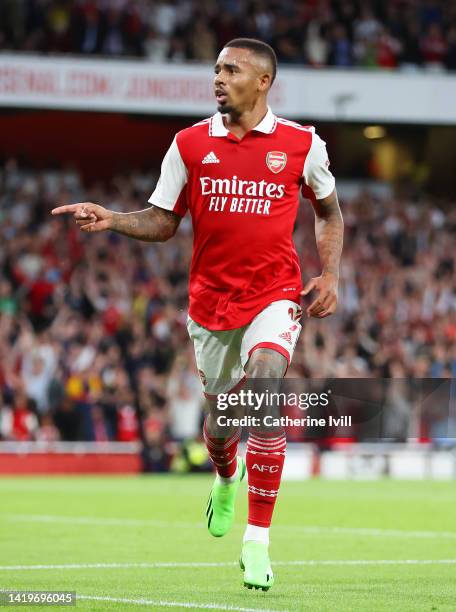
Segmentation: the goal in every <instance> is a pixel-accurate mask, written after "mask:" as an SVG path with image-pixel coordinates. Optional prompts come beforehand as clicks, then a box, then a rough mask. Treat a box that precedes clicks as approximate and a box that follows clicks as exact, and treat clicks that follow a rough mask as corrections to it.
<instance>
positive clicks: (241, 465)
mask: <svg viewBox="0 0 456 612" xmlns="http://www.w3.org/2000/svg"><path fill="white" fill-rule="evenodd" d="M245 471H246V468H245V461H244V459H242V457H238V458H237V477H236V480H235V481H234V482H231V483H230V484H224V483H222V482H220V481H219V479H218V478H216V479H215V482H214V485H213V487H212V490H211V494H210V495H209V499H208V501H207V509H206V516H207V528H208V529H209V533H211V534H212V535H213V536H214V537H215V538H220V537H222V536H224V535H225V533H227V532H228V530H229V529H230V527H231V525H232V524H233V519H234V502H235V500H236V493H237V490H238V488H239V485H240V483H241V482H242V480H243V478H244V476H245Z"/></svg>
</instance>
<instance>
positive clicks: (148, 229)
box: [51, 202, 181, 242]
mask: <svg viewBox="0 0 456 612" xmlns="http://www.w3.org/2000/svg"><path fill="white" fill-rule="evenodd" d="M51 212H52V214H53V215H61V214H64V213H73V216H74V219H75V220H76V223H77V224H78V225H79V227H80V228H81V230H82V231H83V232H100V231H103V230H112V231H114V232H118V233H119V234H123V235H124V236H129V237H130V238H136V239H137V240H144V241H146V242H164V241H165V240H168V239H169V238H171V237H172V236H174V234H175V233H176V230H177V228H178V227H179V223H180V220H181V217H180V216H179V215H176V213H173V212H172V211H169V210H165V209H164V208H159V207H158V206H154V205H152V206H151V207H150V208H145V209H144V210H138V211H137V212H130V213H118V212H113V211H111V210H108V209H106V208H104V207H103V206H99V205H98V204H93V203H92V202H80V203H79V204H68V205H66V206H59V207H58V208H54V209H53V210H52V211H51Z"/></svg>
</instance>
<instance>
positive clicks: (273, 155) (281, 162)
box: [266, 151, 287, 174]
mask: <svg viewBox="0 0 456 612" xmlns="http://www.w3.org/2000/svg"><path fill="white" fill-rule="evenodd" d="M266 165H267V167H268V168H269V170H270V171H271V172H274V174H278V173H279V172H282V170H283V169H284V168H285V166H286V165H287V154H286V153H282V151H269V153H268V154H267V155H266Z"/></svg>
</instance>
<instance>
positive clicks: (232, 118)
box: [223, 100, 268, 138]
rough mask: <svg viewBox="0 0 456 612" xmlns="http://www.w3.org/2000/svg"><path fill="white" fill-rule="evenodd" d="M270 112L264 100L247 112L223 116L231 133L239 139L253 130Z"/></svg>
mask: <svg viewBox="0 0 456 612" xmlns="http://www.w3.org/2000/svg"><path fill="white" fill-rule="evenodd" d="M267 112H268V105H267V103H266V100H262V101H261V102H260V103H258V104H256V105H255V106H254V107H253V108H251V109H249V110H245V111H243V112H242V113H239V114H238V113H233V112H231V113H227V114H226V115H223V123H224V124H225V127H226V129H227V130H229V131H230V132H233V134H235V135H236V136H238V138H242V137H243V136H245V134H247V132H250V130H253V128H254V127H256V126H257V125H258V124H259V123H260V121H261V120H262V119H264V117H265V116H266V113H267Z"/></svg>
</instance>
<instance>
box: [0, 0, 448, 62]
mask: <svg viewBox="0 0 456 612" xmlns="http://www.w3.org/2000/svg"><path fill="white" fill-rule="evenodd" d="M239 36H247V37H253V38H260V39H261V40H264V41H266V42H268V43H270V44H271V45H272V46H273V47H274V49H275V50H276V52H277V56H278V58H279V61H280V62H282V63H287V64H296V65H301V66H302V65H307V66H313V67H321V66H336V67H343V68H345V67H351V66H359V67H365V68H387V69H394V68H403V69H410V70H414V69H417V68H418V67H428V68H433V69H437V70H440V69H449V70H455V69H456V5H455V3H454V2H445V0H372V1H369V0H362V1H361V0H307V1H306V2H300V1H298V0H280V1H279V0H217V1H216V0H204V1H202V2H197V1H196V0H2V2H1V3H0V49H4V50H18V51H29V52H41V53H72V54H82V55H103V56H111V57H121V56H127V57H128V56H131V57H142V58H145V59H148V60H150V61H156V62H162V61H179V62H180V61H187V60H194V61H208V62H212V61H213V60H214V59H215V58H216V56H217V53H218V51H219V50H220V49H221V48H222V46H223V45H224V44H225V43H226V42H227V41H228V40H230V39H232V38H236V37H239Z"/></svg>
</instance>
